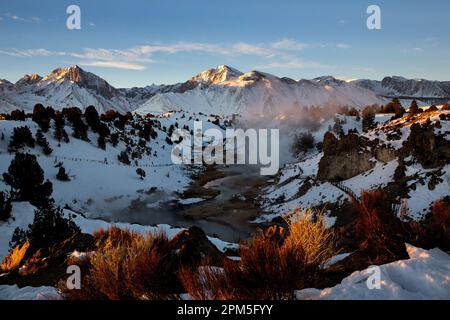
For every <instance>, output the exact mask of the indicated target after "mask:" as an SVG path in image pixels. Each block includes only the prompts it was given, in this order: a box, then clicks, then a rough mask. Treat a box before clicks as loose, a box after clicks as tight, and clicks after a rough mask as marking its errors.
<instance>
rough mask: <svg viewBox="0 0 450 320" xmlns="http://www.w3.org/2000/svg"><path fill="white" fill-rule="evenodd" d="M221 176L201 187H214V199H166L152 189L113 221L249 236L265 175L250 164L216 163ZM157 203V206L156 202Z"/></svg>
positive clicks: (240, 237)
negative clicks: (184, 200) (183, 202)
mask: <svg viewBox="0 0 450 320" xmlns="http://www.w3.org/2000/svg"><path fill="white" fill-rule="evenodd" d="M217 170H219V171H220V172H221V173H223V177H222V178H218V179H215V180H211V181H209V182H207V183H206V184H205V185H204V186H203V188H205V189H207V190H208V189H212V190H216V193H217V195H216V196H215V197H213V198H210V199H207V200H204V201H201V202H196V203H192V204H185V205H182V204H179V203H176V202H173V201H165V199H166V198H167V199H168V198H169V197H168V195H165V194H164V193H162V192H159V191H157V192H155V193H153V194H151V195H149V196H148V197H146V199H145V201H135V202H133V203H132V205H131V206H130V207H129V208H128V209H127V210H120V211H118V212H114V213H113V216H112V220H113V221H120V222H128V223H137V224H141V225H155V224H169V225H171V226H174V227H190V226H198V227H200V228H202V229H203V230H204V231H205V232H206V233H207V234H208V235H210V236H216V237H218V238H220V239H222V240H225V241H230V242H239V241H241V240H246V239H248V238H250V237H251V236H252V235H253V234H254V233H255V232H256V230H257V227H258V225H256V224H254V223H251V222H250V221H251V220H252V219H253V218H254V217H256V216H257V215H259V214H260V209H259V207H258V205H257V203H256V201H255V200H256V197H257V195H258V193H259V190H260V187H261V186H262V185H264V183H265V182H266V181H267V179H268V178H267V177H265V176H261V175H260V170H259V168H257V167H255V166H249V165H234V166H219V167H217ZM155 203H158V205H155Z"/></svg>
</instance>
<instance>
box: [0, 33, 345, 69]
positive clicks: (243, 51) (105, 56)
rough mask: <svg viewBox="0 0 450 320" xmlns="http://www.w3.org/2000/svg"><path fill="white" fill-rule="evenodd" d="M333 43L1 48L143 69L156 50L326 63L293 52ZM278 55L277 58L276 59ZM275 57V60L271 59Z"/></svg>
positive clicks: (288, 63)
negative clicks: (307, 58) (312, 60)
mask: <svg viewBox="0 0 450 320" xmlns="http://www.w3.org/2000/svg"><path fill="white" fill-rule="evenodd" d="M335 46H337V47H340V48H348V47H349V46H348V45H346V44H342V43H341V44H338V45H335ZM326 47H330V46H329V45H323V46H321V45H317V44H305V43H302V42H298V41H296V40H293V39H281V40H280V41H277V42H273V43H269V44H250V43H245V42H238V43H234V44H231V45H223V44H214V43H199V42H178V43H174V44H151V45H142V46H135V47H131V48H126V49H106V48H85V49H83V50H80V51H76V52H65V51H51V50H48V49H44V48H38V49H11V50H10V51H0V54H4V55H10V56H14V57H51V56H67V57H72V58H76V59H77V60H78V61H79V62H80V63H79V64H80V65H85V66H87V65H89V66H96V67H105V68H118V69H130V70H143V69H144V68H146V65H148V64H150V63H154V62H155V61H154V59H153V56H154V55H155V54H169V55H172V54H176V53H183V52H184V53H186V52H198V53H203V54H211V55H221V56H229V57H236V56H256V57H261V58H263V59H265V60H268V67H269V68H295V69H299V68H305V67H322V65H320V64H317V63H316V64H314V63H311V62H305V61H303V60H301V59H300V58H299V57H295V56H293V55H292V54H291V53H293V52H295V51H301V50H304V49H306V48H308V49H309V48H319V49H321V48H326ZM275 59H276V61H274V60H275ZM271 60H272V61H271Z"/></svg>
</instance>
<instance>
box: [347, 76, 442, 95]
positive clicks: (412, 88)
mask: <svg viewBox="0 0 450 320" xmlns="http://www.w3.org/2000/svg"><path fill="white" fill-rule="evenodd" d="M352 83H353V84H355V85H357V86H360V87H363V88H366V89H369V90H371V91H373V92H375V93H376V94H377V95H381V96H386V97H404V98H419V100H420V99H423V100H427V98H428V99H435V98H437V99H444V100H449V98H450V81H430V80H425V79H417V80H415V79H405V78H403V77H398V76H393V77H385V78H384V79H383V80H382V81H376V80H367V79H364V80H355V81H353V82H352Z"/></svg>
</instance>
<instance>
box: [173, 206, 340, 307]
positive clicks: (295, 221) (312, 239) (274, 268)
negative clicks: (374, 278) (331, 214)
mask: <svg viewBox="0 0 450 320" xmlns="http://www.w3.org/2000/svg"><path fill="white" fill-rule="evenodd" d="M287 221H288V235H287V236H286V238H285V239H284V241H278V240H277V237H267V236H266V235H258V236H256V237H254V238H253V239H252V240H251V241H250V242H249V243H248V244H247V245H241V248H240V252H241V259H240V261H237V262H236V261H231V260H228V259H227V260H226V261H224V267H223V269H218V268H200V269H197V270H195V271H192V270H189V269H182V270H181V272H180V279H181V282H182V283H183V286H184V288H185V290H186V291H187V292H188V293H189V294H190V295H191V296H192V297H193V298H194V299H202V300H203V299H219V300H268V299H292V298H293V297H294V290H296V289H301V288H304V287H305V286H306V285H307V284H308V283H309V281H310V280H311V278H312V277H313V276H314V274H315V272H317V271H318V269H319V266H320V265H322V264H323V263H324V262H325V261H327V260H328V259H329V258H331V257H332V256H333V255H334V254H336V251H335V250H334V238H333V233H332V231H330V230H328V229H326V227H325V223H324V216H323V214H322V213H320V212H319V213H315V214H313V211H311V210H307V211H305V212H300V211H298V210H296V211H295V212H293V213H292V214H290V215H289V217H288V218H287Z"/></svg>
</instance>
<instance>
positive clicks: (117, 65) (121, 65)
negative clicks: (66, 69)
mask: <svg viewBox="0 0 450 320" xmlns="http://www.w3.org/2000/svg"><path fill="white" fill-rule="evenodd" d="M77 64H79V65H81V66H90V67H101V68H114V69H126V70H137V71H141V70H145V69H147V67H146V66H144V65H140V64H135V63H129V62H121V61H80V62H79V63H77Z"/></svg>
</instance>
